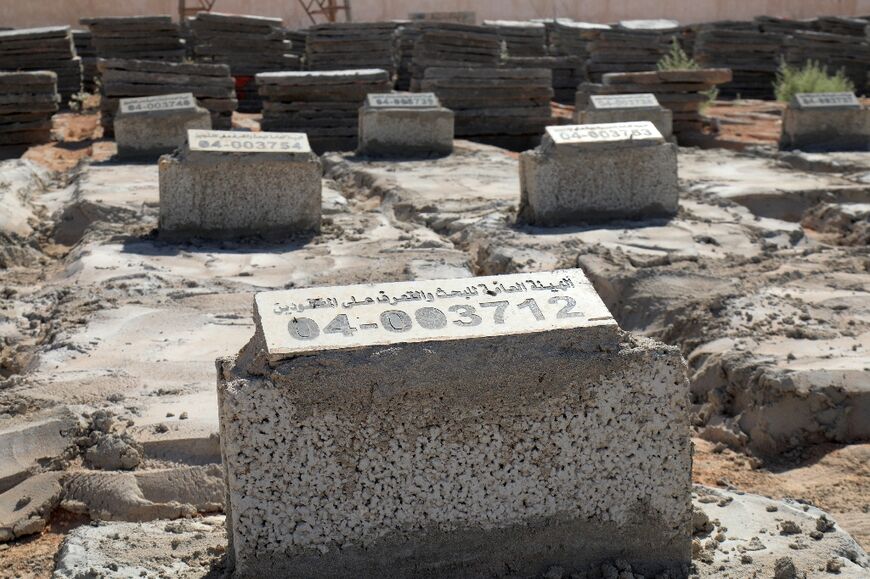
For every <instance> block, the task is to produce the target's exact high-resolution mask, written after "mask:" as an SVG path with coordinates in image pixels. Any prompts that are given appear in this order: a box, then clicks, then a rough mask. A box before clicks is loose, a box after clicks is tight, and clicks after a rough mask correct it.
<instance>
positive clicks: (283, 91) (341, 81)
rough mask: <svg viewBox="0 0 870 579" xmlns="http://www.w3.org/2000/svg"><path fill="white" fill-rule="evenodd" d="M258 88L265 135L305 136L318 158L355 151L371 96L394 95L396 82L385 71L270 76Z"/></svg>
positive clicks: (263, 77)
mask: <svg viewBox="0 0 870 579" xmlns="http://www.w3.org/2000/svg"><path fill="white" fill-rule="evenodd" d="M257 88H258V90H259V92H260V96H261V97H262V98H263V120H262V121H261V123H260V126H261V128H262V129H263V130H264V131H281V132H300V133H306V134H307V135H308V139H309V141H310V143H311V147H312V148H313V149H314V150H315V151H317V152H323V151H352V150H354V149H356V147H357V134H358V119H357V117H358V111H359V108H360V107H361V106H362V104H363V102H364V101H365V98H366V95H368V94H369V93H384V92H389V91H390V90H391V89H392V81H391V80H390V75H389V73H387V71H385V70H382V69H360V70H335V71H290V72H265V73H260V74H258V75H257Z"/></svg>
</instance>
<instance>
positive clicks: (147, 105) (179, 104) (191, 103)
mask: <svg viewBox="0 0 870 579" xmlns="http://www.w3.org/2000/svg"><path fill="white" fill-rule="evenodd" d="M193 108H196V99H195V98H193V94H192V93H189V92H184V93H178V94H162V95H158V96H150V97H141V98H132V99H121V112H122V113H124V114H126V113H154V112H158V111H172V110H184V109H193Z"/></svg>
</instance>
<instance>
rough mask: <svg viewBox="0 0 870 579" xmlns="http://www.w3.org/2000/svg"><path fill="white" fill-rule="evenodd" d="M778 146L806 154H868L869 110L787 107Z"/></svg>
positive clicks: (869, 138) (869, 133) (869, 148)
mask: <svg viewBox="0 0 870 579" xmlns="http://www.w3.org/2000/svg"><path fill="white" fill-rule="evenodd" d="M779 145H780V148H782V149H800V150H802V151H808V152H825V151H870V109H837V110H830V109H822V110H813V109H796V108H792V107H788V108H786V110H785V112H784V113H783V118H782V133H781V136H780V143H779Z"/></svg>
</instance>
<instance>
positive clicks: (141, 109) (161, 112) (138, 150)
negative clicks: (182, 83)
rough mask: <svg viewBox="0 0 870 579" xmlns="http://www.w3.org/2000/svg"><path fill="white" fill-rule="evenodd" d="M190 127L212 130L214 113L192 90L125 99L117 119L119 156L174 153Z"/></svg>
mask: <svg viewBox="0 0 870 579" xmlns="http://www.w3.org/2000/svg"><path fill="white" fill-rule="evenodd" d="M189 129H205V130H208V129H211V115H210V113H209V112H208V111H207V110H206V109H204V108H202V107H200V106H199V105H198V104H197V102H196V99H195V98H194V97H193V95H192V94H191V93H178V94H165V95H157V96H150V97H141V98H127V99H121V102H120V105H119V109H118V114H117V115H116V116H115V121H114V130H115V141H116V143H117V144H118V156H120V157H127V158H156V157H158V156H160V155H162V154H163V153H171V152H172V151H174V150H175V149H176V148H177V147H179V146H181V145H182V144H183V143H184V140H185V139H186V138H187V131H188V130H189Z"/></svg>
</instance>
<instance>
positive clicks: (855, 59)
mask: <svg viewBox="0 0 870 579" xmlns="http://www.w3.org/2000/svg"><path fill="white" fill-rule="evenodd" d="M783 52H784V57H785V60H786V62H788V63H789V64H791V65H793V66H802V65H803V64H804V63H806V62H807V61H808V60H815V61H817V62H819V63H820V64H822V65H823V66H826V67H827V68H828V71H829V72H831V73H834V72H836V71H838V70H840V69H842V70H843V71H844V72H845V74H846V76H847V77H849V78H850V79H851V80H852V82H853V83H855V88H856V89H858V92H863V91H864V88H865V83H866V80H867V68H868V67H870V42H868V39H867V38H866V37H864V36H851V35H843V34H830V33H827V32H814V31H807V30H799V31H797V32H795V33H794V34H793V35H791V36H789V37H787V38H786V39H785V47H784V51H783Z"/></svg>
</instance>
